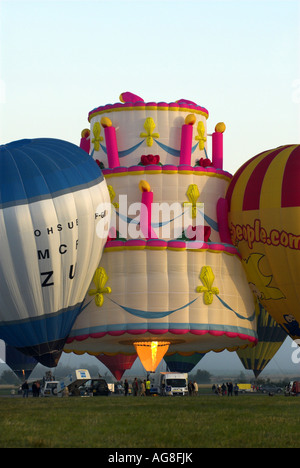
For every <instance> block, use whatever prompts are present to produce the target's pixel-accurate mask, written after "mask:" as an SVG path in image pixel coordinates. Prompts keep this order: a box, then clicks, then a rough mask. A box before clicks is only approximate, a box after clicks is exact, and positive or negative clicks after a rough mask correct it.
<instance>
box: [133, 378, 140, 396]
mask: <svg viewBox="0 0 300 468" xmlns="http://www.w3.org/2000/svg"><path fill="white" fill-rule="evenodd" d="M138 390H139V383H138V381H137V378H136V377H135V378H134V381H133V396H137V395H138Z"/></svg>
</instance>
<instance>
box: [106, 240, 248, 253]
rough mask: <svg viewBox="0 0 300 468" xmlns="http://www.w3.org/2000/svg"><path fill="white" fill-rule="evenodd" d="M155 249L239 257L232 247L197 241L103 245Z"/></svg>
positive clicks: (132, 241)
mask: <svg viewBox="0 0 300 468" xmlns="http://www.w3.org/2000/svg"><path fill="white" fill-rule="evenodd" d="M117 247H121V248H124V249H126V248H129V249H130V248H133V247H135V248H136V247H137V248H145V249H146V248H152V249H153V248H154V249H155V248H157V249H164V250H165V249H180V250H199V251H200V250H209V251H212V252H225V253H229V254H231V255H237V256H238V257H241V255H240V253H239V251H238V250H237V248H236V247H234V246H233V245H228V244H226V245H224V244H217V243H212V244H208V243H206V242H199V241H190V242H186V241H182V240H170V241H167V240H163V239H149V240H146V239H129V240H127V241H120V240H109V241H107V242H106V244H105V249H111V248H117Z"/></svg>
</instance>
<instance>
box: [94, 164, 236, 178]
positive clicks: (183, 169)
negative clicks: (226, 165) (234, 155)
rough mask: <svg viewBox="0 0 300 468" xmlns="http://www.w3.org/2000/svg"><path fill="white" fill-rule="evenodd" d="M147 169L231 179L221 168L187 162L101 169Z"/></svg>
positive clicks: (107, 171)
mask: <svg viewBox="0 0 300 468" xmlns="http://www.w3.org/2000/svg"><path fill="white" fill-rule="evenodd" d="M147 171H155V172H157V173H162V172H164V171H174V172H178V173H179V174H180V173H185V172H186V171H190V172H203V173H204V174H209V173H210V174H218V175H219V174H222V175H224V176H226V177H228V178H229V179H232V175H231V174H230V173H229V172H227V171H223V170H221V169H215V168H213V167H211V166H210V167H202V166H196V167H194V166H189V165H187V164H182V165H179V166H174V165H173V164H165V165H164V166H158V165H156V164H149V165H148V166H130V167H115V168H113V169H102V172H103V175H104V176H106V175H111V174H120V173H125V172H129V173H130V172H140V173H141V174H143V173H145V172H147Z"/></svg>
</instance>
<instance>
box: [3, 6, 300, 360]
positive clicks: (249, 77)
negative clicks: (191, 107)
mask: <svg viewBox="0 0 300 468" xmlns="http://www.w3.org/2000/svg"><path fill="white" fill-rule="evenodd" d="M124 91H131V92H133V93H135V94H138V95H139V96H141V97H142V98H143V99H144V100H145V101H157V102H159V101H167V102H172V101H175V100H178V99H181V98H185V99H189V100H192V101H195V102H197V103H198V104H200V105H202V106H204V107H206V108H207V109H208V111H209V113H210V117H209V119H208V132H209V133H211V132H212V131H213V130H214V127H215V124H216V123H217V122H219V121H224V122H225V123H226V126H227V129H226V132H225V134H224V169H225V170H227V171H229V172H231V173H234V172H235V171H236V170H237V169H238V168H239V167H240V166H241V165H242V164H243V163H244V162H245V161H247V160H248V159H249V158H251V157H252V156H254V155H255V154H258V153H259V152H261V151H264V150H267V149H270V148H274V147H277V146H280V145H284V144H289V143H300V2H299V0H182V1H176V0H151V1H146V0H132V1H129V0H120V1H118V0H60V1H56V0H32V1H27V0H18V1H17V0H0V144H3V143H8V142H10V141H13V140H18V139H21V138H39V137H51V138H61V139H64V140H67V141H70V142H72V143H75V144H79V141H80V133H81V130H82V129H83V128H85V127H87V126H88V121H87V115H88V112H89V111H90V110H92V109H93V108H95V107H98V106H100V105H102V104H106V103H114V102H117V101H118V100H119V95H120V93H121V92H124ZM284 349H285V353H286V354H285V357H284V358H285V359H286V360H288V361H289V362H290V360H291V358H290V356H291V348H290V342H287V343H286V345H285V347H284ZM207 359H208V358H207ZM214 359H216V355H214ZM218 359H220V358H218ZM219 362H220V361H219Z"/></svg>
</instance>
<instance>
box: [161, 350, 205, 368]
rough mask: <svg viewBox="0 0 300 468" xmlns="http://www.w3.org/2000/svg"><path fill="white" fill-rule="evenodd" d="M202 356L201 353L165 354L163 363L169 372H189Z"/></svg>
mask: <svg viewBox="0 0 300 468" xmlns="http://www.w3.org/2000/svg"><path fill="white" fill-rule="evenodd" d="M204 356H205V354H202V353H192V354H179V353H173V354H168V353H167V354H166V355H165V356H164V361H165V362H166V364H167V366H168V368H169V370H170V371H171V372H191V371H192V370H193V369H194V367H195V366H196V365H197V364H198V363H199V362H200V361H201V359H202V358H203V357H204Z"/></svg>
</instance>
